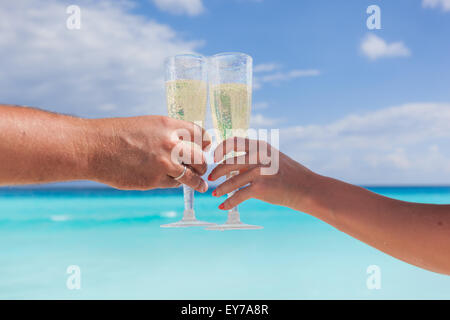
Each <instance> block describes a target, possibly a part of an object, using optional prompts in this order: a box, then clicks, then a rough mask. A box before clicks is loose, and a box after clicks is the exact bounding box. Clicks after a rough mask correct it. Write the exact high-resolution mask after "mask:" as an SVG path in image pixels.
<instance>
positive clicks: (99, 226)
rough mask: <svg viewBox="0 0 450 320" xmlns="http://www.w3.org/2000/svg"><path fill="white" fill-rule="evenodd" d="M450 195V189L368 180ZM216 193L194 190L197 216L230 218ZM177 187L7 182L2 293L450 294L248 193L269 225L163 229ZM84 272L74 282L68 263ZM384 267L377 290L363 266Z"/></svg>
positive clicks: (0, 235) (417, 194) (175, 213)
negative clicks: (75, 286)
mask: <svg viewBox="0 0 450 320" xmlns="http://www.w3.org/2000/svg"><path fill="white" fill-rule="evenodd" d="M370 189H371V190H372V191H375V192H378V193H380V194H383V195H387V196H390V197H394V198H398V199H402V200H407V201H415V202H430V203H431V202H432V203H450V188H447V187H433V188H421V187H409V188H381V187H377V188H370ZM219 204H220V199H216V198H214V197H212V196H211V195H210V194H205V195H198V194H196V205H195V207H196V212H197V216H198V218H200V219H203V220H208V221H213V222H218V223H220V222H224V221H225V219H226V216H225V215H224V213H222V212H220V211H219V210H218V209H217V206H218V205H219ZM182 209H183V198H182V194H181V190H175V191H173V190H172V191H152V192H121V191H116V190H110V189H85V190H83V189H54V190H52V189H36V190H29V189H10V188H1V189H0V298H1V299H6V298H10V299H25V298H29V299H56V298H58V299H397V298H400V299H418V298H421V299H449V298H450V277H448V276H444V275H439V274H435V273H432V272H429V271H425V270H421V269H419V268H417V267H414V266H411V265H408V264H406V263H404V262H401V261H399V260H397V259H395V258H392V257H390V256H388V255H386V254H383V253H381V252H379V251H377V250H375V249H373V248H371V247H369V246H367V245H365V244H364V243H361V242H359V241H358V240H355V239H353V238H351V237H349V236H347V235H345V234H343V233H341V232H339V231H337V230H336V229H334V228H332V227H330V226H328V225H326V224H325V223H323V222H321V221H319V220H317V219H315V218H313V217H310V216H308V215H306V214H304V213H299V212H295V211H293V210H290V209H286V208H280V207H276V206H273V205H268V204H266V203H263V202H260V201H256V200H251V201H248V202H247V203H245V204H243V205H242V206H241V207H240V211H241V218H242V220H243V221H244V222H247V223H252V224H259V225H262V226H264V229H262V230H249V231H226V232H218V231H205V230H203V229H202V228H187V229H162V228H160V227H159V226H160V225H161V224H165V223H169V222H173V221H176V220H178V219H180V218H181V213H182ZM71 265H76V266H79V268H80V270H81V276H80V279H81V288H80V289H79V290H69V289H68V288H67V285H66V282H67V279H68V277H69V276H70V275H69V274H68V273H67V272H66V271H67V268H68V266H71ZM370 265H377V266H378V267H379V268H380V271H381V278H380V279H381V288H380V289H379V290H369V289H368V288H367V285H366V281H367V278H368V277H369V275H368V274H367V272H366V271H367V267H368V266H370Z"/></svg>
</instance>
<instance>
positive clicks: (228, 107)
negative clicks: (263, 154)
mask: <svg viewBox="0 0 450 320" xmlns="http://www.w3.org/2000/svg"><path fill="white" fill-rule="evenodd" d="M210 103H211V109H212V118H213V123H214V128H215V129H216V134H217V136H218V138H219V139H222V140H225V139H227V138H230V137H232V136H238V137H245V136H246V135H247V130H248V127H249V122H250V108H251V103H252V89H251V87H250V86H248V85H247V84H241V83H222V84H216V85H212V86H211V87H210Z"/></svg>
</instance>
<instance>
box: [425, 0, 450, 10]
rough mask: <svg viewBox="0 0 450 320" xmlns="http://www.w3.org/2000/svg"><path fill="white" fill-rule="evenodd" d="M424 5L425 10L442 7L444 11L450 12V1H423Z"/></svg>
mask: <svg viewBox="0 0 450 320" xmlns="http://www.w3.org/2000/svg"><path fill="white" fill-rule="evenodd" d="M422 5H423V6H424V7H425V8H437V7H441V8H442V10H443V11H450V0H423V1H422Z"/></svg>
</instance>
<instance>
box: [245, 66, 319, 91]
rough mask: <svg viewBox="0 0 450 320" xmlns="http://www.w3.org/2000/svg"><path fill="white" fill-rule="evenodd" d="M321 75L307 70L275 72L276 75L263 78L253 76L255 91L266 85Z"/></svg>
mask: <svg viewBox="0 0 450 320" xmlns="http://www.w3.org/2000/svg"><path fill="white" fill-rule="evenodd" d="M318 75H320V71H319V70H316V69H307V70H291V71H288V72H281V71H278V72H275V73H268V74H267V73H266V74H264V75H262V76H258V75H256V76H253V89H255V90H258V89H260V88H261V87H262V85H263V84H264V83H274V84H277V83H280V82H283V81H289V80H293V79H297V78H303V77H315V76H318Z"/></svg>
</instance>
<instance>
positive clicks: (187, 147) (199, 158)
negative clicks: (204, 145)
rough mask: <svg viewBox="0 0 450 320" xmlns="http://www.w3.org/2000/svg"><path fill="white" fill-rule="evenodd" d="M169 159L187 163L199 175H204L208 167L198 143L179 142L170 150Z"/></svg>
mask: <svg viewBox="0 0 450 320" xmlns="http://www.w3.org/2000/svg"><path fill="white" fill-rule="evenodd" d="M171 160H172V161H173V162H175V163H183V164H185V165H189V166H190V167H191V168H192V169H194V171H195V172H196V173H197V174H199V175H200V176H202V175H204V174H205V173H206V170H207V169H208V165H207V163H206V159H205V156H204V155H203V151H202V150H201V149H200V147H199V146H198V145H196V144H193V143H191V142H187V141H181V142H179V143H178V145H177V146H176V147H175V148H174V149H173V150H172V154H171Z"/></svg>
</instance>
